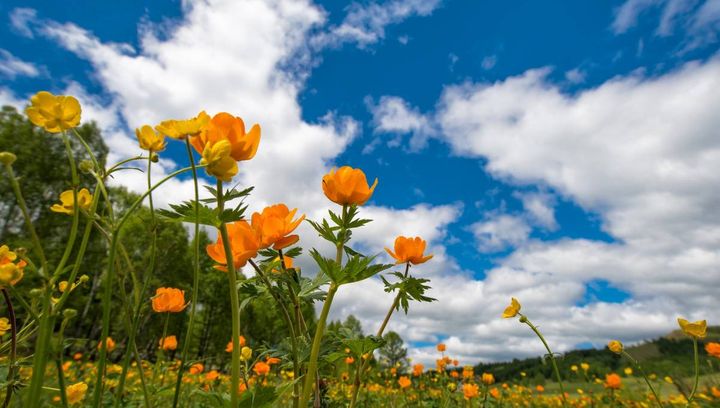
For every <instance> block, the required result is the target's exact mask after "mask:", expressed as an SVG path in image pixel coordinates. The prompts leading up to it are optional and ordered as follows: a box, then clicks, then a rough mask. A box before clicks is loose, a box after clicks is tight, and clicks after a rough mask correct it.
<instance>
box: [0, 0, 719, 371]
mask: <svg viewBox="0 0 720 408" xmlns="http://www.w3.org/2000/svg"><path fill="white" fill-rule="evenodd" d="M231 3H232V2H231ZM238 3H241V4H236V5H234V6H232V5H229V4H227V2H222V1H210V2H207V3H206V2H200V3H197V4H195V5H194V6H190V5H189V4H190V3H188V4H185V5H183V4H181V3H180V2H178V1H155V2H152V3H147V2H139V1H128V2H123V4H122V6H120V5H119V4H117V3H112V2H83V1H69V2H63V3H58V2H29V3H28V2H16V1H6V2H3V4H2V5H0V16H2V22H1V23H0V66H5V67H6V68H0V102H2V103H10V104H15V105H19V106H21V105H22V103H23V102H22V101H23V100H25V98H26V97H27V96H28V95H30V94H32V93H34V92H36V91H38V90H41V89H49V90H51V91H54V92H58V93H61V92H70V93H73V92H74V93H78V94H79V96H80V99H81V102H83V106H88V107H89V108H88V109H87V111H88V112H87V117H90V118H92V119H95V120H97V121H98V122H99V124H100V125H101V127H102V128H103V130H104V131H105V136H106V138H107V139H108V142H109V144H110V145H111V147H112V148H113V150H114V151H115V152H116V154H117V157H118V158H119V157H122V156H123V155H124V154H130V153H131V152H132V149H131V148H130V147H127V145H128V143H127V142H128V137H132V134H131V131H130V129H132V128H134V127H136V126H139V125H141V124H144V123H145V122H147V123H151V122H153V121H156V120H160V119H164V118H166V117H170V116H173V115H174V116H175V117H183V116H190V115H193V114H194V113H196V112H197V111H198V110H199V109H203V108H206V109H208V110H210V111H212V110H230V111H232V112H233V113H236V114H238V115H240V116H243V117H245V118H247V119H248V120H249V121H259V122H260V123H261V125H263V129H264V132H265V133H264V136H263V137H264V138H265V137H266V136H265V135H268V136H267V137H268V139H263V143H267V146H269V147H268V148H267V151H268V153H266V154H267V156H266V157H267V158H266V159H265V160H266V161H263V159H260V160H258V163H257V164H256V163H253V164H250V165H249V166H250V167H249V168H248V170H247V172H246V173H245V175H241V181H242V182H247V183H251V184H256V183H257V184H262V183H263V182H266V183H268V184H271V183H276V184H280V186H275V187H276V188H269V187H267V188H265V189H260V190H259V191H258V193H257V194H258V201H259V202H261V203H272V202H274V201H279V200H282V201H287V202H289V203H290V204H292V203H291V202H292V201H293V198H290V197H288V196H287V195H285V196H283V195H281V194H279V193H278V192H277V190H285V191H292V190H293V189H303V188H305V187H306V186H307V188H306V189H305V190H307V191H309V190H312V189H315V188H316V187H315V186H316V185H317V180H315V179H313V177H317V176H318V175H321V174H322V173H323V172H325V171H327V169H329V168H330V167H331V166H332V165H343V164H349V165H352V166H354V167H360V168H362V169H364V170H365V172H366V173H367V174H368V176H369V177H373V178H374V177H378V178H379V179H380V185H379V186H378V189H377V191H376V193H375V195H374V197H373V199H372V201H371V203H370V208H369V209H368V211H369V212H370V213H371V214H373V215H376V219H379V221H378V224H380V225H379V226H377V227H374V228H375V229H373V230H372V231H369V232H368V233H367V234H366V235H362V234H361V235H360V236H359V240H360V244H361V245H364V246H365V247H367V248H369V249H371V250H380V249H381V248H382V246H385V245H388V244H389V243H390V242H392V239H393V237H394V235H393V234H399V233H403V234H405V235H414V234H419V235H423V236H426V237H427V239H429V240H430V241H431V245H432V247H433V250H434V251H436V253H438V254H439V256H436V258H435V260H436V263H435V265H434V266H428V267H427V268H428V270H427V271H426V273H427V274H428V276H430V277H431V278H432V279H433V281H434V282H437V287H436V294H437V296H436V297H438V298H439V299H440V302H439V303H438V304H437V305H434V306H433V307H434V309H432V308H431V307H425V306H422V307H419V308H418V309H417V311H411V314H410V316H408V317H399V318H398V319H397V322H394V324H395V326H394V327H391V328H393V329H395V330H398V331H399V332H400V333H401V334H403V336H404V337H405V338H406V339H407V340H408V341H409V343H410V345H411V347H412V346H414V347H413V349H412V355H413V356H414V358H416V359H420V360H427V361H430V360H432V348H431V347H429V346H427V345H428V344H432V343H433V342H434V341H437V340H440V339H443V340H445V341H446V342H448V344H449V345H450V346H451V351H452V349H453V348H454V350H455V351H454V353H455V354H456V355H458V356H461V357H463V358H465V359H466V360H470V361H477V360H497V359H503V358H509V357H515V356H523V355H532V354H539V353H541V349H540V348H539V347H537V345H535V344H533V343H532V338H530V337H528V335H527V333H524V331H523V330H522V328H518V327H514V325H512V324H510V322H503V321H498V319H497V318H496V316H497V311H498V310H501V309H502V306H503V305H504V303H505V302H506V301H507V299H509V296H518V297H521V301H523V300H527V305H528V306H527V307H528V309H529V311H528V313H529V314H531V316H532V315H533V311H534V312H535V313H534V315H536V316H537V318H538V319H541V320H542V319H546V322H544V326H545V327H546V328H548V330H553V329H554V330H556V332H555V333H552V332H551V333H549V337H550V338H551V339H552V340H555V341H556V343H557V344H558V347H559V348H560V349H569V348H572V347H575V346H577V345H587V344H593V345H595V346H602V344H603V342H605V341H607V339H608V337H620V338H623V339H624V340H627V341H638V340H641V339H643V338H647V337H652V336H655V335H659V334H663V333H664V332H666V331H667V330H670V329H672V327H673V325H674V318H675V317H676V316H675V315H676V314H680V313H682V314H684V315H688V316H697V317H698V318H699V317H710V316H709V315H708V316H705V315H704V313H705V312H706V311H709V310H713V307H715V308H716V307H717V306H718V303H717V300H714V297H713V296H712V294H711V293H710V292H709V291H708V287H713V285H715V287H717V284H719V283H720V276H718V269H717V266H720V262H719V261H718V259H719V258H720V254H719V253H718V252H717V248H718V246H717V245H715V244H716V243H720V242H718V235H717V232H716V231H717V230H718V229H719V228H720V226H719V225H718V224H717V221H713V220H711V219H710V218H709V217H708V216H707V213H708V212H710V210H712V208H713V207H712V203H713V200H714V199H715V198H716V197H715V196H714V195H712V194H710V193H707V191H706V190H707V188H705V187H707V186H708V184H712V183H713V182H717V181H718V180H717V176H716V175H713V172H714V169H715V167H716V166H715V167H713V165H712V163H713V161H712V158H714V155H715V153H716V151H717V149H718V135H717V132H715V131H714V129H717V128H718V127H717V125H718V119H715V118H714V113H713V109H714V112H717V108H718V107H719V106H718V104H717V103H718V99H717V97H715V96H713V95H712V92H710V89H711V88H712V85H713V84H717V81H718V80H717V79H716V78H717V77H718V75H717V74H718V72H720V71H719V70H720V68H718V65H720V63H718V60H717V57H716V54H717V50H718V41H717V34H718V28H719V27H720V2H717V1H714V0H704V1H703V0H691V1H677V0H654V1H649V2H648V1H639V0H626V1H612V2H572V1H566V2H538V1H529V0H527V1H517V2H512V3H509V2H489V1H461V0H455V1H453V0H447V1H440V0H432V1H419V0H389V1H377V2H369V1H362V2H336V1H324V2H315V3H313V2H309V1H281V0H278V1H276V2H272V1H268V2H263V1H249V2H238ZM271 3H275V4H271ZM256 17H257V18H256ZM245 27H250V28H245ZM184 30H186V31H184ZM183 32H186V33H193V34H192V35H189V34H188V35H187V36H183V35H181V33H183ZM205 33H208V36H207V38H204V34H205ZM194 55H197V58H195V57H193V56H194ZM175 56H177V59H174V57H175ZM203 66H205V68H204V69H203V68H202V67H203ZM169 81H175V82H174V84H175V85H173V86H167V85H158V83H160V82H165V83H166V84H167V83H168V82H169ZM685 92H687V96H686V95H684V93H685ZM268 95H270V96H268ZM265 98H267V99H265ZM233 109H234V111H233ZM687 112H691V113H692V114H688V113H687ZM719 116H720V115H719ZM140 122H142V123H140ZM276 123H277V125H276ZM265 140H267V142H265ZM282 146H293V147H296V148H297V150H296V151H298V152H301V153H302V155H304V156H302V155H298V154H293V153H288V152H287V151H285V150H284V149H283V148H282ZM263 147H265V145H263V146H261V151H260V153H259V156H260V155H262V154H263V150H262V149H263ZM183 153H184V150H183V149H182V146H171V148H170V149H169V150H168V152H167V153H166V155H165V156H164V158H165V159H166V162H165V168H164V170H165V171H166V170H168V169H170V168H173V166H175V165H177V164H178V163H184V161H185V160H186V158H185V157H184V155H183ZM313 155H314V157H311V156H313ZM308 157H309V158H308ZM278 161H283V164H281V165H277V163H278ZM275 166H279V167H278V168H279V169H281V170H284V172H283V173H281V175H280V176H279V178H278V175H277V174H274V175H273V171H275V170H276V169H275ZM278 171H279V170H278ZM242 172H243V170H241V173H242ZM291 173H292V174H291ZM715 174H717V172H715ZM186 182H187V181H186V180H185V181H179V182H178V183H177V185H175V186H173V192H172V194H168V195H167V200H168V202H172V201H173V200H175V199H177V200H180V199H182V198H183V197H186V196H187V189H186V187H187V184H186ZM119 183H120V184H123V185H125V186H127V187H129V188H131V189H140V188H141V187H140V185H139V184H138V180H137V179H133V178H132V177H128V178H127V179H123V180H120V181H119ZM277 187H279V188H277ZM305 190H303V191H305ZM296 201H297V202H298V203H297V204H295V205H297V206H299V207H300V208H301V210H302V211H304V212H307V213H309V215H311V216H313V215H315V214H317V215H318V216H319V214H320V212H319V210H316V208H317V206H323V205H327V204H325V203H323V201H322V198H321V197H319V196H318V195H317V194H316V193H312V194H311V193H307V194H306V193H302V194H298V197H297V198H296ZM318 203H323V204H318ZM389 224H394V226H392V227H390V226H389ZM305 239H306V237H305V236H303V240H305ZM307 242H308V243H307V244H306V245H307V246H310V245H312V244H313V243H315V241H313V238H312V237H311V236H308V237H307ZM658 269H663V271H664V272H661V273H658ZM418 273H422V269H421V268H418ZM683 276H688V277H690V276H692V277H693V278H691V279H690V280H689V281H688V283H687V285H686V286H683V288H680V289H678V288H677V287H676V288H671V286H673V285H672V284H671V283H672V282H674V280H676V279H678V277H683ZM697 276H702V277H701V278H698V277H697ZM364 285H365V286H358V287H354V288H352V289H348V294H347V295H346V296H345V297H342V296H341V298H340V301H339V305H338V307H337V311H336V312H335V313H336V317H340V316H342V315H343V314H347V313H354V314H356V315H358V316H359V317H360V318H361V320H362V321H363V323H364V324H365V325H366V327H367V328H368V329H371V328H372V327H374V326H375V325H377V323H378V320H379V318H378V316H380V315H381V314H382V313H383V310H384V308H385V307H386V306H383V307H378V308H373V307H369V306H367V305H366V304H365V303H367V302H364V300H366V299H372V296H374V295H375V294H377V293H378V290H379V289H380V287H379V284H378V283H377V282H369V283H366V284H364ZM458 291H459V293H458ZM456 297H460V298H464V299H465V300H464V301H458V300H457V299H455V298H456ZM689 297H690V298H692V299H693V300H688V298H689ZM524 304H525V302H524ZM658 305H663V307H661V308H659V307H658ZM531 307H532V308H533V309H531ZM479 309H482V310H483V312H479V311H478V310H479ZM485 311H487V312H485ZM414 313H415V314H414ZM447 315H451V316H454V317H453V318H451V319H444V316H447ZM463 316H465V317H463ZM467 316H474V317H476V319H468V318H467ZM618 316H619V317H618ZM446 320H447V321H446ZM638 322H645V323H644V324H638ZM587 325H592V326H593V327H596V328H597V330H587ZM508 338H509V339H510V340H507V339H508ZM500 342H507V344H509V345H510V346H508V347H499V346H498V345H497V344H495V343H500ZM489 344H490V345H489ZM492 344H495V345H492Z"/></svg>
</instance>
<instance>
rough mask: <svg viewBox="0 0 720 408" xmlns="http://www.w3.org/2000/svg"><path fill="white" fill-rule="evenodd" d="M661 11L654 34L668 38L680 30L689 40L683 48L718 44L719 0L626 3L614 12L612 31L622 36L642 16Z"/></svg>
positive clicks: (649, 0)
mask: <svg viewBox="0 0 720 408" xmlns="http://www.w3.org/2000/svg"><path fill="white" fill-rule="evenodd" d="M654 11H659V15H660V18H659V21H658V23H657V28H656V30H655V34H656V35H658V36H669V35H672V34H674V33H675V31H676V29H677V28H678V27H680V28H681V29H682V30H683V31H684V35H685V36H686V37H687V40H688V41H687V44H685V45H684V47H683V48H684V49H685V50H687V49H691V48H694V47H697V46H701V45H705V44H709V43H715V42H717V40H718V37H717V30H718V27H720V0H626V1H625V2H624V3H623V4H622V5H621V6H620V7H618V8H617V9H616V11H615V19H614V20H613V22H612V25H611V28H612V30H613V32H615V33H616V34H622V33H625V32H627V31H628V30H630V29H631V28H633V27H635V26H636V25H637V24H638V21H639V19H640V18H641V17H642V16H643V14H650V12H654Z"/></svg>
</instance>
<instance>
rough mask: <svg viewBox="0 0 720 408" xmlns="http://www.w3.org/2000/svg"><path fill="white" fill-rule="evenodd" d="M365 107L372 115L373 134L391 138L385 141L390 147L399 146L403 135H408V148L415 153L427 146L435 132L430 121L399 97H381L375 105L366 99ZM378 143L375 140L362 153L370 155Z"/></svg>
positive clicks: (370, 99) (377, 140) (369, 99)
mask: <svg viewBox="0 0 720 408" xmlns="http://www.w3.org/2000/svg"><path fill="white" fill-rule="evenodd" d="M366 105H367V106H368V109H369V110H370V112H371V113H372V115H373V126H374V129H373V132H374V133H376V134H389V135H392V136H393V137H392V138H391V139H390V140H388V141H387V145H388V146H390V147H398V146H400V145H401V144H402V142H403V135H407V134H410V135H411V136H410V140H409V146H408V148H409V150H411V151H417V150H420V149H422V148H423V147H425V146H426V145H427V141H428V138H430V137H431V136H432V135H433V134H434V132H435V129H434V127H433V124H432V123H431V121H430V120H429V119H428V118H427V117H425V116H424V115H423V114H422V113H420V111H419V110H418V109H417V108H415V107H412V106H410V105H409V104H408V103H407V102H406V101H405V100H404V99H402V98H400V97H397V96H382V97H381V98H380V100H379V101H378V102H377V104H376V103H374V102H373V100H372V98H367V99H366ZM379 142H380V139H375V141H373V142H371V143H370V144H368V145H367V146H366V147H365V149H364V150H363V153H370V152H371V151H372V150H374V148H375V147H376V146H377V144H378V143H379Z"/></svg>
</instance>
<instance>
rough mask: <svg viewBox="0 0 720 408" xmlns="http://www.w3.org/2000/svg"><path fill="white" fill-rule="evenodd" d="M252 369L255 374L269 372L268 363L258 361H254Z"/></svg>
mask: <svg viewBox="0 0 720 408" xmlns="http://www.w3.org/2000/svg"><path fill="white" fill-rule="evenodd" d="M253 371H255V374H257V375H267V374H268V373H269V372H270V364H268V363H265V362H262V361H258V362H257V363H255V366H254V367H253Z"/></svg>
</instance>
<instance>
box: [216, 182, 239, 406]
mask: <svg viewBox="0 0 720 408" xmlns="http://www.w3.org/2000/svg"><path fill="white" fill-rule="evenodd" d="M222 187H223V185H222V181H220V180H218V182H217V192H218V208H217V210H218V213H222V211H223V209H224V206H225V202H224V200H223V192H222ZM220 236H221V237H222V241H223V247H224V249H225V259H226V260H227V274H228V284H229V285H230V313H231V317H232V344H233V351H232V362H231V381H230V406H231V407H233V408H235V407H237V405H238V391H239V389H238V387H239V385H240V301H239V299H238V293H237V282H236V281H237V279H236V276H235V264H234V262H233V254H232V247H231V246H230V237H229V236H228V232H227V226H226V225H225V223H224V222H223V223H221V224H220Z"/></svg>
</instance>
